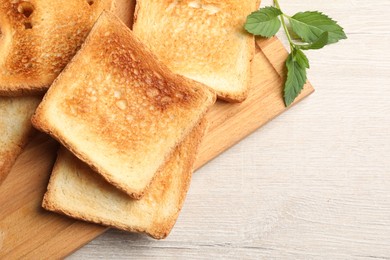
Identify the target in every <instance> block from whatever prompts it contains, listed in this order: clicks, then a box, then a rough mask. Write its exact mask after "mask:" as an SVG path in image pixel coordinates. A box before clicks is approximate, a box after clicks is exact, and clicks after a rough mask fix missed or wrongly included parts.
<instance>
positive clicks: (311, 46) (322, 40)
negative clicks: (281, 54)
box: [295, 32, 329, 50]
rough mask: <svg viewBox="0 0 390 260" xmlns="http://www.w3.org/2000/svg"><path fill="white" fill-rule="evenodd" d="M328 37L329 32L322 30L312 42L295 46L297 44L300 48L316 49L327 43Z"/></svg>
mask: <svg viewBox="0 0 390 260" xmlns="http://www.w3.org/2000/svg"><path fill="white" fill-rule="evenodd" d="M328 39H329V33H328V32H324V33H323V34H321V36H320V37H319V38H318V39H317V41H315V42H313V43H310V44H306V45H295V46H297V47H298V48H299V49H301V50H318V49H321V48H323V47H324V46H325V45H326V44H327V43H328Z"/></svg>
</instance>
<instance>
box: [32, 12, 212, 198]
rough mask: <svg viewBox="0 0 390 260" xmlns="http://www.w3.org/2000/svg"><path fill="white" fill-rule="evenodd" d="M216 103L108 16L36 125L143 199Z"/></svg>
mask: <svg viewBox="0 0 390 260" xmlns="http://www.w3.org/2000/svg"><path fill="white" fill-rule="evenodd" d="M214 102H215V94H214V93H213V92H212V91H211V90H209V89H208V88H207V87H206V86H204V85H202V84H200V83H197V82H195V81H192V80H190V79H186V78H184V77H182V76H179V75H176V74H173V73H172V72H171V71H170V70H169V69H168V68H167V67H166V66H165V65H163V64H162V63H160V62H158V60H156V58H155V56H154V55H153V54H152V53H151V52H150V51H149V50H148V49H147V48H146V47H145V46H144V45H143V44H142V43H141V42H140V41H139V40H138V39H137V38H136V37H134V36H133V33H132V32H131V31H130V29H128V28H127V27H126V26H125V25H124V24H123V23H121V21H120V20H118V19H117V18H116V17H115V16H114V15H113V14H111V13H109V12H103V14H102V15H101V17H100V18H99V19H98V21H97V22H96V24H95V26H94V27H93V29H92V30H91V33H90V34H89V36H88V37H87V39H86V41H85V43H84V44H83V45H82V47H81V49H80V51H79V52H78V53H77V54H76V55H75V57H74V58H73V59H72V61H71V62H70V63H69V64H68V66H67V67H66V68H65V69H64V71H63V72H62V73H61V75H60V76H59V77H58V78H57V79H56V80H55V82H54V83H53V85H52V86H51V88H50V89H49V91H48V92H47V94H46V95H45V97H44V99H43V102H42V103H41V104H40V105H39V107H38V109H37V111H36V113H35V115H34V116H33V124H34V125H35V126H36V127H37V128H38V129H41V130H43V131H45V132H47V133H49V134H51V135H52V136H54V138H56V139H58V140H59V141H60V142H61V143H62V144H63V145H64V146H65V147H67V148H68V149H69V150H70V151H72V152H73V153H74V154H75V155H76V156H77V157H78V158H79V159H81V160H83V161H84V162H86V163H87V164H89V165H90V166H91V167H92V168H93V169H94V170H95V171H97V172H98V173H100V174H101V175H102V176H103V177H104V178H105V179H106V180H107V181H108V182H110V183H112V184H113V185H115V186H116V187H118V188H119V189H122V190H123V191H124V192H126V193H128V194H129V195H130V196H132V197H133V198H140V197H141V196H142V195H143V193H144V191H145V189H146V188H147V186H148V185H149V183H150V182H151V180H152V179H153V177H154V175H155V173H156V172H157V170H158V169H159V167H160V166H162V164H163V163H164V162H165V160H166V159H167V158H168V157H169V155H170V154H171V153H172V151H173V149H174V147H175V146H176V145H177V144H178V143H180V142H181V141H182V140H183V138H184V137H185V136H186V135H187V134H188V133H189V132H190V131H191V129H192V128H193V127H194V126H195V125H196V124H197V122H198V121H199V120H200V119H201V118H202V117H203V116H204V114H205V113H206V111H207V110H208V108H209V107H210V106H211V105H212V104H214Z"/></svg>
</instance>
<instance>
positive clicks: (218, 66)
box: [133, 0, 259, 102]
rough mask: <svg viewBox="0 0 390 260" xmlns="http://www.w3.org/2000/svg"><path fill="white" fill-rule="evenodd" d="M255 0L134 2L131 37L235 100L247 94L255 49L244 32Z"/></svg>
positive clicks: (182, 71)
mask: <svg viewBox="0 0 390 260" xmlns="http://www.w3.org/2000/svg"><path fill="white" fill-rule="evenodd" d="M258 4H259V1H258V0H226V1H216V0H182V1H178V0H161V1H155V0H138V1H137V5H136V11H135V23H134V25H133V31H134V34H136V35H137V36H138V37H139V38H140V39H141V40H143V41H144V42H145V43H146V44H147V45H148V46H149V47H150V48H151V50H152V51H153V52H154V53H155V54H156V55H157V57H158V58H159V59H161V60H162V61H163V62H165V63H166V64H167V65H168V67H169V68H170V69H172V70H173V71H174V72H176V73H179V74H182V75H185V76H186V77H189V78H191V79H194V80H197V81H199V82H202V83H204V84H206V85H208V86H210V87H212V88H213V89H214V90H215V91H216V92H217V94H218V97H220V98H222V99H225V100H227V101H234V102H240V101H243V100H244V99H245V98H246V97H247V95H248V88H249V78H250V61H251V59H252V57H253V54H254V50H255V45H254V39H253V37H252V36H251V35H249V34H248V33H246V32H245V31H244V23H245V19H246V16H247V15H248V14H250V13H251V12H252V11H254V10H255V9H256V8H257V7H258Z"/></svg>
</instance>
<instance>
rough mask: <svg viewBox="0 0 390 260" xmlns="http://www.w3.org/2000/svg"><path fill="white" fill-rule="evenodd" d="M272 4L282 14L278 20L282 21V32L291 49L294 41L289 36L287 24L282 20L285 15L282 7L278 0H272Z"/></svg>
mask: <svg viewBox="0 0 390 260" xmlns="http://www.w3.org/2000/svg"><path fill="white" fill-rule="evenodd" d="M274 4H275V6H276V8H278V9H279V10H280V11H281V12H282V15H281V16H280V21H281V22H282V26H283V29H284V32H285V33H286V36H287V39H288V41H289V43H290V51H292V50H293V49H294V48H295V47H294V43H293V40H292V38H291V35H290V33H289V31H288V28H287V25H286V21H285V20H284V17H285V16H286V15H285V14H284V13H283V11H282V9H281V8H280V5H279V1H278V0H274Z"/></svg>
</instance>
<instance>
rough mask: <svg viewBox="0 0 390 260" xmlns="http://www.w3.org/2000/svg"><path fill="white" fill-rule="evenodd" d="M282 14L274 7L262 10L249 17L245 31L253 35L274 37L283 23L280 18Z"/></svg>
mask: <svg viewBox="0 0 390 260" xmlns="http://www.w3.org/2000/svg"><path fill="white" fill-rule="evenodd" d="M281 14H282V12H281V11H280V10H279V9H278V8H275V7H273V6H268V7H264V8H261V9H260V10H258V11H255V12H253V13H251V14H250V15H248V17H247V19H246V22H245V26H244V27H245V30H247V31H248V32H250V33H251V34H253V35H260V36H263V37H267V38H269V37H272V36H274V35H275V34H276V33H277V32H278V31H279V29H280V26H281V23H280V20H279V19H278V16H279V15H281Z"/></svg>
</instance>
